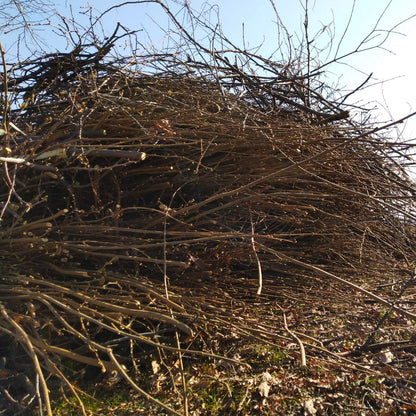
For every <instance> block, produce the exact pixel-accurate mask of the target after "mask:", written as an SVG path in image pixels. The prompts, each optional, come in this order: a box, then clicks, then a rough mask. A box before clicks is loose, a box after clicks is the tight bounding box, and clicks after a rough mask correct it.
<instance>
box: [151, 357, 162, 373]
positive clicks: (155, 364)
mask: <svg viewBox="0 0 416 416" xmlns="http://www.w3.org/2000/svg"><path fill="white" fill-rule="evenodd" d="M159 370H160V365H159V363H158V362H157V361H156V360H153V361H152V371H153V374H157V373H158V372H159Z"/></svg>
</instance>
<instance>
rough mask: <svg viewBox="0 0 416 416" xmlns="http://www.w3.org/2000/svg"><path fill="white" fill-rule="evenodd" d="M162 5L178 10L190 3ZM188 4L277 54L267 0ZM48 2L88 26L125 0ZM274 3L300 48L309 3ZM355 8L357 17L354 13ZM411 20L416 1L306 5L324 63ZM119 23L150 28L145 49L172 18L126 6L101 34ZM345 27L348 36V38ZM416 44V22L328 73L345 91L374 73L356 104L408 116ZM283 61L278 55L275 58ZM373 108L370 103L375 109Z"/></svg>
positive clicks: (237, 38) (414, 104) (415, 101)
mask: <svg viewBox="0 0 416 416" xmlns="http://www.w3.org/2000/svg"><path fill="white" fill-rule="evenodd" d="M165 2H166V4H168V5H169V6H170V7H172V9H173V10H180V9H181V7H182V6H183V4H184V3H185V0H165ZM187 2H188V4H189V5H190V7H192V8H193V9H194V10H195V11H196V12H201V13H203V16H204V17H206V18H209V19H210V21H211V22H213V23H214V24H215V23H216V22H217V15H216V14H217V13H218V18H219V21H220V22H221V25H222V29H223V32H224V34H225V35H226V36H227V37H228V38H230V39H231V40H232V41H233V42H235V43H237V44H238V45H240V46H242V45H243V40H244V42H245V43H244V44H245V46H246V47H256V46H260V45H262V46H261V48H260V50H259V53H261V54H262V55H264V56H267V57H268V56H270V54H271V53H273V52H275V51H276V48H277V45H278V38H277V25H276V19H277V18H276V15H275V13H274V10H273V7H272V5H271V1H270V0H208V1H203V0H187ZM51 3H54V6H55V8H56V9H57V10H58V11H59V12H61V13H62V14H63V15H65V16H69V14H70V8H72V13H73V14H74V16H75V18H76V20H77V21H79V22H87V20H86V18H85V16H84V15H82V14H80V13H82V12H85V11H87V10H88V7H89V6H91V7H93V8H94V9H96V10H100V11H103V10H106V9H108V8H109V7H111V6H114V5H116V4H120V3H128V2H123V1H122V0H100V1H98V0H97V1H94V0H89V1H88V0H74V1H55V2H52V1H51ZM274 4H275V6H276V9H277V12H278V14H279V18H280V19H281V22H282V23H283V24H284V25H285V26H286V27H287V29H288V32H289V33H290V34H291V35H292V36H293V39H294V40H295V43H296V39H299V38H301V37H302V28H303V22H304V17H305V15H304V5H305V0H302V1H300V0H274ZM0 5H1V1H0ZM212 6H214V7H212ZM353 6H354V11H353V13H352V15H351V11H352V8H353ZM386 7H387V9H386ZM385 9H386V10H385ZM383 11H384V15H382V13H383ZM413 15H416V0H355V1H354V0H339V1H335V0H309V33H310V37H314V36H315V35H316V34H318V33H320V31H321V30H322V29H323V28H324V27H325V28H326V29H325V31H324V32H323V33H322V34H321V36H320V37H319V39H318V40H317V43H316V44H317V45H319V46H320V47H325V46H327V45H329V44H330V43H331V41H332V49H327V50H326V51H324V52H322V53H321V54H320V59H321V60H322V61H323V62H325V61H327V60H331V59H332V58H333V57H334V54H335V52H336V51H337V49H338V56H342V55H343V54H346V53H349V52H352V51H354V50H355V49H356V48H357V47H358V45H359V44H360V42H362V41H363V40H364V39H366V36H368V35H369V34H370V32H371V31H372V30H373V29H374V28H376V29H377V31H376V32H374V33H373V35H372V37H371V39H370V41H369V42H368V43H366V44H364V45H362V48H366V47H367V46H368V47H371V46H374V45H376V44H377V43H378V42H379V41H380V40H382V39H383V38H384V37H385V35H386V31H387V30H389V29H391V28H393V27H394V26H395V25H396V24H398V23H400V22H402V21H403V20H405V19H407V18H409V17H410V16H413ZM41 19H42V16H40V20H41ZM117 21H119V22H121V23H122V24H124V25H125V26H127V27H129V28H130V29H141V28H145V29H146V33H145V32H142V33H141V36H143V41H144V42H145V43H148V42H149V38H151V40H152V41H153V42H154V43H155V44H156V46H159V45H160V46H162V45H163V44H165V43H163V42H166V37H165V36H164V34H163V32H162V30H161V28H162V29H166V28H167V18H166V16H165V14H164V13H163V11H162V9H161V7H160V6H158V5H155V4H126V5H125V6H123V7H120V8H117V9H115V10H113V11H112V12H111V13H109V14H107V15H106V16H105V18H104V19H103V29H104V31H105V32H106V33H107V34H111V33H112V31H113V30H114V27H115V24H116V22H117ZM348 22H349V26H348ZM183 23H184V24H185V25H187V24H188V25H189V21H188V22H187V21H186V20H184V21H183ZM171 27H172V26H171ZM347 27H348V30H347V31H346V33H345V34H344V31H345V30H346V29H347ZM45 33H46V32H45ZM343 35H344V36H343ZM47 38H48V40H49V41H50V42H49V43H50V45H51V49H52V50H53V49H54V48H55V49H56V48H58V49H59V48H62V46H63V44H62V40H59V39H58V40H57V39H56V38H53V34H51V33H48V34H47ZM341 39H342V42H341V44H340V45H339V42H340V40H341ZM2 42H5V43H6V44H7V42H9V43H8V44H7V45H8V46H10V45H11V42H12V41H11V39H10V38H5V39H4V40H3V41H2ZM415 44H416V18H413V19H411V20H409V21H408V22H406V23H404V24H402V25H400V26H399V27H397V28H396V29H395V33H393V34H392V35H391V36H390V38H389V39H388V41H387V42H386V43H385V44H384V45H383V49H376V50H374V49H373V50H368V51H363V52H361V53H359V54H354V55H352V56H350V57H348V58H346V59H345V60H342V61H340V63H339V64H334V65H331V66H329V67H327V70H328V74H329V75H330V76H331V77H332V78H331V79H332V80H334V79H338V78H339V84H340V87H345V88H346V89H350V88H351V89H354V88H355V87H357V86H358V85H360V84H361V83H362V82H363V81H364V80H365V79H366V77H367V75H368V74H369V73H371V72H372V73H373V78H372V80H371V82H370V83H369V84H376V85H374V87H371V88H367V89H365V90H364V91H362V93H361V94H360V95H357V96H355V100H360V102H361V103H362V104H366V103H368V102H372V101H376V102H377V108H378V110H377V112H376V113H375V114H380V116H379V118H380V120H383V121H388V120H389V119H390V115H389V113H390V114H391V117H392V118H395V119H396V118H401V117H403V116H405V115H406V114H408V113H410V112H411V111H416V77H415V75H414V68H415V64H416V62H415V61H416V59H415V57H414V55H415V54H414V50H415ZM338 45H339V48H338ZM279 58H280V57H279V56H277V57H276V60H278V59H279ZM391 79H393V80H391ZM389 80H391V81H389ZM374 105H375V104H374V103H373V104H371V105H370V107H373V106H374ZM404 135H405V137H406V138H413V137H414V136H416V119H415V121H413V122H409V123H408V126H407V128H406V130H405V131H404Z"/></svg>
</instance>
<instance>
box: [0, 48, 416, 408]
mask: <svg viewBox="0 0 416 416" xmlns="http://www.w3.org/2000/svg"><path fill="white" fill-rule="evenodd" d="M109 45H110V41H109V42H108V44H106V45H104V46H103V48H101V49H100V50H99V51H98V52H97V53H96V54H95V55H91V54H90V55H88V54H86V53H85V51H83V49H82V48H78V49H76V50H74V51H73V52H72V53H69V54H55V55H49V56H46V57H44V58H42V59H39V60H38V61H36V62H31V63H25V64H22V66H21V67H20V68H18V69H16V73H15V74H16V75H13V74H11V75H10V79H9V89H10V91H13V93H14V94H15V95H16V97H17V96H20V97H23V102H24V103H23V104H22V106H21V108H20V109H19V110H15V111H14V112H12V116H11V118H10V122H11V123H10V125H9V130H10V132H9V134H7V135H5V136H4V140H3V141H4V143H5V145H4V146H3V159H2V161H3V181H2V183H1V204H2V205H1V209H2V221H1V228H0V232H1V240H0V260H1V266H0V267H1V277H0V279H1V285H0V299H1V314H2V318H1V324H0V332H1V341H2V342H1V345H2V346H1V355H2V356H3V357H4V362H5V364H4V369H3V374H6V377H5V378H4V379H3V382H2V389H3V391H7V392H8V394H9V398H10V400H9V402H10V403H11V406H12V404H13V400H15V399H14V397H18V396H19V395H21V396H22V397H23V396H24V394H23V393H22V391H26V392H27V395H26V397H29V398H32V401H31V402H30V403H29V399H26V402H24V400H23V399H21V401H20V402H19V400H15V403H14V404H13V406H14V409H15V410H16V408H19V409H21V408H22V406H23V407H24V406H28V407H29V408H30V407H32V408H33V407H36V406H42V407H44V408H45V409H46V411H47V412H49V414H51V412H52V407H53V405H52V404H51V399H50V397H49V394H48V391H55V392H56V391H57V390H58V387H57V384H56V383H57V380H58V382H59V383H60V384H59V385H60V386H61V387H60V388H61V389H62V390H61V392H62V394H63V397H69V396H74V397H76V398H79V401H77V402H76V405H77V406H80V409H81V410H80V411H83V412H84V414H86V413H85V412H87V410H85V408H84V404H82V400H81V395H82V394H81V392H80V389H79V387H78V386H77V385H76V383H74V380H75V379H76V378H80V376H79V374H80V372H81V371H83V372H84V373H85V368H87V369H89V370H88V371H89V372H92V374H94V376H91V377H92V378H94V381H96V380H100V379H101V378H100V377H102V376H100V375H99V374H98V373H99V372H100V370H102V371H104V372H105V374H113V376H114V375H116V376H117V377H118V378H121V379H124V380H125V382H126V383H128V385H129V388H131V389H132V390H134V391H136V392H139V393H140V394H141V395H142V396H144V397H146V398H147V399H149V400H150V401H151V402H152V403H153V405H155V406H161V407H163V408H164V409H166V410H168V411H171V412H173V413H176V414H183V412H188V409H191V410H192V409H194V410H195V408H196V407H198V406H200V403H199V402H198V400H199V399H197V398H196V393H195V392H197V391H198V386H200V388H201V389H202V387H201V386H202V385H203V386H204V389H205V390H207V389H208V390H209V388H208V387H209V386H208V384H209V383H213V382H214V381H213V380H215V378H216V377H217V378H218V377H220V376H218V374H217V375H216V376H215V377H212V380H211V381H210V382H208V381H205V384H198V383H200V381H195V380H197V375H195V374H194V375H192V371H193V369H195V368H196V367H197V364H195V363H197V362H198V363H199V362H203V363H205V364H204V365H205V366H207V365H209V363H219V362H221V363H223V364H222V365H224V363H227V366H228V367H227V368H228V370H227V371H231V370H229V369H230V368H234V369H235V370H234V371H236V374H241V373H244V371H248V370H247V368H246V367H245V366H246V364H250V354H248V353H247V354H245V353H244V351H246V352H247V350H248V349H249V346H250V345H254V344H253V343H262V345H266V344H267V345H268V344H270V343H271V344H272V345H275V346H276V345H277V346H278V348H279V349H280V350H281V351H287V354H288V356H290V357H291V359H292V360H293V361H291V362H292V365H295V366H296V365H297V364H296V363H301V364H305V363H304V362H303V361H302V360H301V359H302V358H305V357H304V352H302V351H303V349H304V348H305V347H306V359H307V361H308V360H312V358H311V357H315V358H314V360H315V361H314V362H315V365H317V364H316V363H320V364H319V365H321V366H322V368H323V367H325V365H324V364H323V363H326V364H327V363H329V362H331V365H332V366H338V367H339V368H342V366H343V365H344V364H343V363H342V361H339V360H341V359H342V358H341V356H342V354H341V353H344V354H345V351H346V349H345V348H346V347H345V345H346V344H342V343H333V344H330V342H332V341H328V339H330V338H334V339H335V338H336V335H337V327H339V325H340V323H339V321H338V320H333V321H331V320H328V319H327V320H326V321H325V319H326V318H325V319H324V318H322V322H326V324H324V326H322V325H321V324H320V325H321V327H320V329H319V330H317V327H316V324H315V322H314V319H315V318H316V319H317V320H318V321H319V322H320V319H321V318H319V317H321V315H322V313H323V312H322V311H325V309H326V310H331V308H333V309H332V311H333V312H335V313H334V315H333V316H337V315H338V314H341V317H342V316H344V315H345V312H346V311H351V312H353V311H354V313H355V314H356V317H357V321H356V323H355V325H358V326H359V325H360V322H361V324H362V325H364V322H365V325H364V326H362V327H361V329H360V330H357V331H355V332H354V333H352V332H351V334H352V335H351V339H347V338H348V336H347V337H346V338H344V341H345V340H347V341H348V342H349V344H348V345H349V348H350V350H354V351H355V352H357V351H358V352H357V357H356V358H351V360H350V361H349V364H348V365H349V366H350V368H354V371H355V372H358V373H359V372H360V371H361V372H364V373H365V372H366V371H367V370H366V369H364V367H362V366H361V367H360V365H361V364H359V363H360V362H361V360H362V356H363V354H364V355H365V354H366V353H368V351H374V348H373V350H371V348H370V347H371V346H372V345H373V346H374V345H377V342H381V341H383V342H388V341H394V342H399V343H400V342H401V343H405V345H407V344H406V342H408V341H409V337H410V335H409V333H408V332H407V331H406V330H405V329H404V326H403V322H411V320H414V318H415V317H416V310H415V309H414V303H412V301H411V299H412V296H414V292H415V290H414V289H415V288H414V284H413V280H412V276H413V272H414V270H413V269H414V254H415V251H414V249H415V244H414V224H415V220H416V216H415V215H416V213H415V206H414V197H415V192H416V189H415V186H414V184H413V183H412V182H411V181H410V180H409V179H408V177H407V176H406V174H405V173H404V171H403V168H402V167H401V161H402V159H403V154H404V152H405V151H406V149H405V147H406V146H405V145H404V144H401V145H400V144H399V145H396V144H393V143H391V142H388V141H387V140H386V139H384V138H383V137H382V136H381V135H380V129H377V128H374V126H371V125H370V126H366V125H364V126H362V125H361V126H360V125H357V124H356V123H354V122H353V121H351V120H350V119H349V117H348V112H347V111H346V110H345V109H343V108H339V107H337V106H336V105H335V104H334V103H331V102H329V101H327V100H326V99H324V98H323V97H322V95H321V91H316V90H313V88H312V87H311V86H310V82H309V81H310V80H309V81H308V80H305V78H304V77H303V78H302V77H296V76H291V75H288V73H287V72H286V73H285V72H284V71H283V70H281V71H279V74H277V72H276V75H275V77H274V78H272V77H270V76H269V77H261V76H257V75H253V74H251V73H249V72H245V71H244V68H237V67H236V65H233V64H230V63H229V61H228V60H225V59H222V58H221V59H220V57H219V56H217V57H216V59H217V64H218V65H216V67H215V71H213V67H212V66H211V65H208V64H206V63H203V62H196V61H195V60H193V59H189V57H188V59H187V60H186V61H185V60H184V61H181V60H179V58H177V57H176V56H174V55H168V54H166V55H163V56H155V57H154V61H158V64H159V69H160V70H159V71H155V70H154V69H153V70H152V71H149V72H147V73H146V72H145V71H138V70H135V71H128V70H121V69H120V68H121V65H119V66H117V65H116V64H115V63H114V62H109V61H105V59H104V56H105V55H106V54H107V53H108V51H109V50H110V47H109ZM251 59H252V57H251ZM263 63H264V62H263ZM264 64H265V63H264ZM270 65H271V64H270ZM161 68H164V69H163V70H162V69H161ZM402 289H403V290H402ZM366 302H367V303H366ZM377 308H378V309H377ZM382 311H387V312H389V314H390V316H392V315H394V316H395V319H397V320H398V321H400V322H401V323H400V324H398V325H402V331H401V332H394V335H393V332H392V331H389V330H385V332H384V333H383V337H382V338H378V337H379V333H378V332H377V331H378V329H380V328H377V324H379V323H380V319H381V318H383V314H382V313H381V312H382ZM325 313H326V312H325ZM286 315H287V316H286ZM313 315H316V316H315V318H314V317H313ZM338 316H339V315H338ZM286 317H287V318H288V323H287V322H286ZM384 319H386V317H384ZM409 320H410V321H409ZM288 325H289V326H290V327H291V329H290V328H289V326H288ZM381 326H382V323H380V325H379V327H381ZM374 330H375V332H374ZM317 331H318V332H317ZM319 331H321V332H319ZM351 331H352V330H351ZM319 334H320V335H319ZM370 335H372V337H370V338H371V339H369V336H370ZM324 340H326V342H328V343H327V344H324V343H323V341H324ZM230 341H231V344H230ZM366 341H368V342H366ZM363 345H365V347H366V348H362V349H360V347H362V346H363ZM400 345H401V344H400ZM379 350H381V348H380V349H379ZM379 350H378V351H379ZM354 351H353V352H354ZM347 352H348V351H347ZM338 353H340V357H338V356H336V354H338ZM331 354H332V355H331ZM24 357H28V358H27V359H25V358H24ZM352 357H353V356H352ZM409 357H413V359H414V355H412V354H410V355H409ZM409 359H410V358H409ZM354 360H355V361H354ZM312 361H313V360H312ZM312 361H311V362H312ZM356 363H358V364H356ZM251 364H253V363H251ZM256 365H258V364H256ZM282 365H283V364H282ZM311 365H312V364H311ZM328 365H329V364H328ZM355 365H357V367H354V366H355ZM160 366H161V367H160ZM283 366H284V365H283ZM91 368H97V369H98V372H97V371H96V372H94V371H93V370H91ZM12 369H13V370H12ZM199 370H200V369H199ZM199 370H198V371H199ZM239 371H240V373H238V372H239ZM253 371H257V370H253ZM262 371H266V369H265V368H263V369H261V368H260V367H259V370H258V373H259V374H260V373H261V372H262ZM267 371H268V370H267ZM391 371H392V372H391V373H390V376H389V377H390V379H391V380H393V381H392V383H393V384H394V383H395V381H394V380H401V383H402V384H401V387H400V389H401V390H400V392H401V393H400V394H401V395H402V396H400V397H401V400H402V401H403V402H404V403H407V404H408V405H409V403H410V402H409V400H410V399H409V397H411V393H409V395H407V393H405V391H407V390H406V388H407V387H409V386H411V385H412V382H411V380H410V379H408V380H407V381H406V382H405V381H404V380H405V379H406V377H407V375H406V374H405V373H406V371H405V370H397V371H396V370H394V371H396V372H394V371H393V370H391ZM22 374H27V377H26V378H24V377H23V376H22ZM146 374H147V375H146ZM149 374H150V375H151V376H149ZM18 375H21V376H22V377H23V378H24V381H25V383H26V384H27V385H28V386H27V385H26V387H25V388H23V387H21V386H20V387H19V386H18V385H17V383H16V380H17V376H18ZM162 375H163V377H162ZM189 377H190V379H191V380H193V382H194V383H193V384H192V383H191V384H189V385H188V382H187V378H189ZM86 379H87V380H88V377H86ZM149 379H152V381H151V382H150V381H149ZM7 380H9V381H10V380H13V383H12V382H9V384H8V381H7ZM155 380H156V381H155ZM415 382H416V380H413V385H414V384H415ZM90 383H91V382H90ZM102 383H104V381H102ZM207 383H208V384H207ZM406 383H410V384H406ZM36 384H37V386H36ZM405 384H406V387H405V386H404V385H405ZM12 385H13V386H12ZM155 385H158V386H159V387H158V388H156V387H155ZM175 385H177V386H179V387H180V386H182V390H183V391H184V393H183V395H184V397H185V399H181V400H182V401H181V400H178V401H176V402H175V400H173V399H172V397H171V396H169V397H170V399H166V400H165V401H164V400H162V399H160V397H159V396H158V391H159V390H160V389H171V391H172V393H171V394H172V395H173V396H174V397H177V396H178V395H179V396H180V394H179V393H178V392H177V388H176V387H175ZM209 385H210V386H211V384H209ZM48 386H49V387H48ZM54 386H55V387H54ZM161 386H162V387H161ZM207 386H208V387H207ZM252 386H254V387H252V388H253V389H254V390H253V398H252V399H251V403H252V404H253V403H257V406H266V404H265V401H264V400H265V399H266V397H267V394H266V395H264V394H262V392H261V391H260V396H265V397H264V400H263V402H262V400H260V399H257V401H256V394H257V393H256V391H257V390H255V389H256V387H255V386H256V383H255V382H254V384H253V383H252ZM53 387H54V388H53ZM409 388H410V387H409ZM25 389H26V390H25ZM175 391H176V393H175ZM397 391H398V390H397ZM409 391H410V390H409ZM247 392H250V394H251V390H249V388H248V387H247ZM263 393H264V392H263ZM25 394H26V393H25ZM224 394H225V393H224ZM230 394H231V393H230ZM390 394H392V395H394V394H396V393H395V392H390ZM397 394H398V393H397ZM68 395H69V396H68ZM175 395H176V396H175ZM179 396H178V397H179ZM246 396H247V394H246ZM260 396H259V397H260ZM158 397H159V398H158ZM233 397H234V396H232V395H231V399H232V400H231V402H233V400H234V402H233V403H234V404H230V406H234V408H233V407H230V408H229V410H228V412H229V413H228V414H233V412H234V411H235V414H237V413H238V412H240V414H243V413H241V412H242V411H243V410H242V409H243V408H244V409H246V411H247V412H248V411H249V408H250V406H251V405H252V404H250V405H249V404H248V403H249V401H248V400H247V397H246V398H245V399H244V400H246V404H244V400H243V396H241V397H240V396H239V398H238V399H236V397H234V398H233ZM248 397H249V396H248ZM33 398H36V399H35V400H33ZM53 399H54V400H55V399H56V398H54V397H53ZM68 400H69V399H68ZM160 400H161V401H160ZM328 400H329V399H328ZM336 401H338V399H336V398H334V400H333V402H334V403H335V402H336ZM329 402H330V400H329ZM10 403H9V404H10ZM195 403H196V404H195ZM198 403H199V405H198ZM299 403H300V404H299V406H303V404H302V403H303V402H302V401H301V402H299ZM400 403H401V402H400ZM149 406H151V405H149ZM195 406H196V407H195ZM244 406H247V407H244ZM315 406H318V405H317V404H316V403H315ZM320 406H324V404H322V405H320ZM333 406H335V404H333ZM400 406H401V404H400ZM150 408H151V407H149V409H150ZM159 408H160V407H159ZM199 408H200V409H202V408H201V407H199ZM254 408H255V406H254V405H253V409H254ZM175 409H176V410H175ZM185 409H186V410H185ZM233 409H234V410H233ZM257 409H258V407H257ZM322 409H324V407H322ZM325 409H326V408H325ZM286 410H287V409H286ZM275 411H276V410H275ZM201 412H202V410H201ZM149 414H150V410H149ZM200 414H205V413H200ZM206 414H214V413H210V410H207V413H206ZM275 414H278V413H275ZM286 414H288V413H286ZM322 414H324V413H322Z"/></svg>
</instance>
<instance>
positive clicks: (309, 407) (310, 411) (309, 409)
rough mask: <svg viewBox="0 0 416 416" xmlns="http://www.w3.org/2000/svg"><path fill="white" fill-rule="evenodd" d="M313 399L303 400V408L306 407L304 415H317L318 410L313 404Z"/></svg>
mask: <svg viewBox="0 0 416 416" xmlns="http://www.w3.org/2000/svg"><path fill="white" fill-rule="evenodd" d="M313 404H314V402H313V399H307V400H305V401H304V402H303V409H304V415H305V416H315V415H316V412H317V410H316V409H315V406H314V405H313Z"/></svg>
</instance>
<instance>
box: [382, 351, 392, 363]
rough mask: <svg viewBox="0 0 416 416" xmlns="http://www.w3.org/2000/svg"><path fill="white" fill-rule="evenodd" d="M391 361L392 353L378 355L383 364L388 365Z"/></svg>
mask: <svg viewBox="0 0 416 416" xmlns="http://www.w3.org/2000/svg"><path fill="white" fill-rule="evenodd" d="M393 360H394V355H393V353H392V352H391V351H386V352H383V353H382V354H381V355H380V361H381V362H382V363H383V364H390V363H391V362H393Z"/></svg>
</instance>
